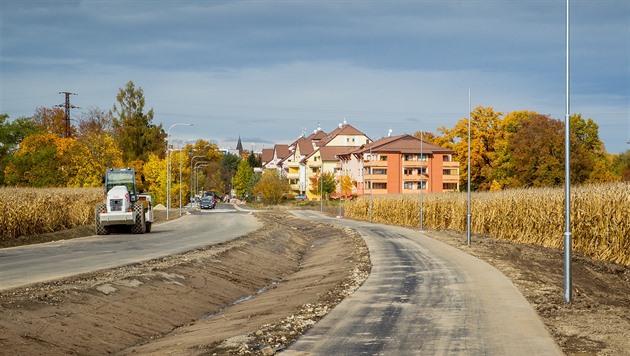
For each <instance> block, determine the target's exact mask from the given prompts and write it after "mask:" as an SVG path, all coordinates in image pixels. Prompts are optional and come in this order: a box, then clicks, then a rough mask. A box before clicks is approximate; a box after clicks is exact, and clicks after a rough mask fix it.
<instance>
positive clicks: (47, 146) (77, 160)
mask: <svg viewBox="0 0 630 356" xmlns="http://www.w3.org/2000/svg"><path fill="white" fill-rule="evenodd" d="M5 176H6V181H7V183H8V184H13V185H25V186H36V187H65V186H67V187H96V186H99V185H100V183H101V178H100V177H101V176H102V172H100V171H99V170H98V168H97V166H96V165H95V164H94V160H93V158H92V156H91V154H90V152H89V150H88V149H87V148H86V147H85V146H84V145H83V144H81V142H79V141H78V140H75V139H73V138H61V137H59V136H57V135H55V134H52V133H44V134H34V135H30V136H28V137H26V138H25V139H24V140H23V141H22V144H21V145H20V149H19V150H18V151H16V152H15V154H14V155H13V157H12V159H11V160H10V162H9V164H8V165H7V167H6V169H5Z"/></svg>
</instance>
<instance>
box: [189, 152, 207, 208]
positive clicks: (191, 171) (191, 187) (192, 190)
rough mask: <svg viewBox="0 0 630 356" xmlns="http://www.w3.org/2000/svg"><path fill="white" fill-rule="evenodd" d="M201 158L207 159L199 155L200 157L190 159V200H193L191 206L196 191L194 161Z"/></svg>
mask: <svg viewBox="0 0 630 356" xmlns="http://www.w3.org/2000/svg"><path fill="white" fill-rule="evenodd" d="M200 157H205V156H204V155H198V156H192V157H191V158H190V200H191V204H192V202H193V196H194V192H195V191H196V190H195V189H193V160H194V159H195V158H200Z"/></svg>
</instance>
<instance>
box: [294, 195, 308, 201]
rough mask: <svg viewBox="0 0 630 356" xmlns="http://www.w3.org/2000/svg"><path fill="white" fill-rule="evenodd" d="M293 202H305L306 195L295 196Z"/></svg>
mask: <svg viewBox="0 0 630 356" xmlns="http://www.w3.org/2000/svg"><path fill="white" fill-rule="evenodd" d="M295 200H297V201H307V200H308V197H307V196H306V194H297V195H296V196H295Z"/></svg>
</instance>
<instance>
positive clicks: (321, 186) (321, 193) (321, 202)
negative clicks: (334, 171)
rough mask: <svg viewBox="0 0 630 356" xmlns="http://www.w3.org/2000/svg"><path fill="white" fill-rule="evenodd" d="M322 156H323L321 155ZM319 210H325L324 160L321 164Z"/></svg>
mask: <svg viewBox="0 0 630 356" xmlns="http://www.w3.org/2000/svg"><path fill="white" fill-rule="evenodd" d="M320 157H321V156H320ZM319 211H321V212H324V161H323V160H322V161H321V164H320V166H319Z"/></svg>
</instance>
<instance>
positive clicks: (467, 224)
mask: <svg viewBox="0 0 630 356" xmlns="http://www.w3.org/2000/svg"><path fill="white" fill-rule="evenodd" d="M467 171H468V172H467V173H468V203H467V204H468V205H467V207H466V210H467V211H466V242H467V244H468V246H470V244H471V238H470V219H471V214H470V89H468V169H467Z"/></svg>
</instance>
